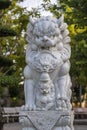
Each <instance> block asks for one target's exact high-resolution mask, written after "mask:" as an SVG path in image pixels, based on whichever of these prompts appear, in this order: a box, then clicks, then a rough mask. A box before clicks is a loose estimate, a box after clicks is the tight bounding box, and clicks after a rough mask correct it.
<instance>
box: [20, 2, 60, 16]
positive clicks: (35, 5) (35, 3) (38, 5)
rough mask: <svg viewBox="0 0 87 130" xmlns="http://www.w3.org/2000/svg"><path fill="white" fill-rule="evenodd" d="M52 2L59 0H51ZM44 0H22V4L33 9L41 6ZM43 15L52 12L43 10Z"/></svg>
mask: <svg viewBox="0 0 87 130" xmlns="http://www.w3.org/2000/svg"><path fill="white" fill-rule="evenodd" d="M50 1H51V4H57V1H58V0H50ZM42 2H43V0H24V2H21V3H20V5H21V6H23V7H27V9H28V10H31V9H32V8H37V7H40V5H41V4H42ZM41 15H45V16H46V15H52V14H50V12H46V11H41Z"/></svg>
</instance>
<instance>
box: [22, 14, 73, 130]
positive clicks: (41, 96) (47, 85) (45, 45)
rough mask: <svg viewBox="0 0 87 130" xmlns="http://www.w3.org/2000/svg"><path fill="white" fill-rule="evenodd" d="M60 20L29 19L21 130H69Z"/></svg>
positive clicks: (64, 34)
mask: <svg viewBox="0 0 87 130" xmlns="http://www.w3.org/2000/svg"><path fill="white" fill-rule="evenodd" d="M68 34H69V31H68V30H67V24H66V23H65V22H64V17H63V16H62V17H60V18H59V19H56V18H53V17H41V18H38V19H37V18H30V23H29V24H28V27H27V42H28V45H27V48H26V64H27V65H26V66H25V69H24V77H25V81H24V92H25V105H24V106H22V110H21V112H20V122H21V123H22V125H23V130H73V112H72V111H71V109H72V106H71V103H70V99H71V94H72V92H71V86H72V83H71V79H70V76H69V70H70V62H69V58H70V55H71V48H70V45H69V42H70V38H69V36H68Z"/></svg>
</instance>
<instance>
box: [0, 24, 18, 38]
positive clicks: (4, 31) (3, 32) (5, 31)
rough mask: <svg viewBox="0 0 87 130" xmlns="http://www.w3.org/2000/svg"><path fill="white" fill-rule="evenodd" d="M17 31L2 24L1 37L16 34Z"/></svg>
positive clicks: (0, 27) (0, 28)
mask: <svg viewBox="0 0 87 130" xmlns="http://www.w3.org/2000/svg"><path fill="white" fill-rule="evenodd" d="M16 35H17V33H16V32H15V31H14V30H13V29H11V28H10V27H7V26H0V37H7V36H16Z"/></svg>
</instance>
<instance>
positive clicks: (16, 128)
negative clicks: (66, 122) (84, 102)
mask: <svg viewBox="0 0 87 130" xmlns="http://www.w3.org/2000/svg"><path fill="white" fill-rule="evenodd" d="M74 128H75V130H87V125H75V126H74ZM3 130H22V127H21V125H20V124H19V123H9V124H5V125H4V126H3Z"/></svg>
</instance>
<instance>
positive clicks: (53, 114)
mask: <svg viewBox="0 0 87 130" xmlns="http://www.w3.org/2000/svg"><path fill="white" fill-rule="evenodd" d="M20 114H21V115H20V122H21V123H22V126H23V130H73V111H71V112H68V111H61V110H60V111H21V113H20Z"/></svg>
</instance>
